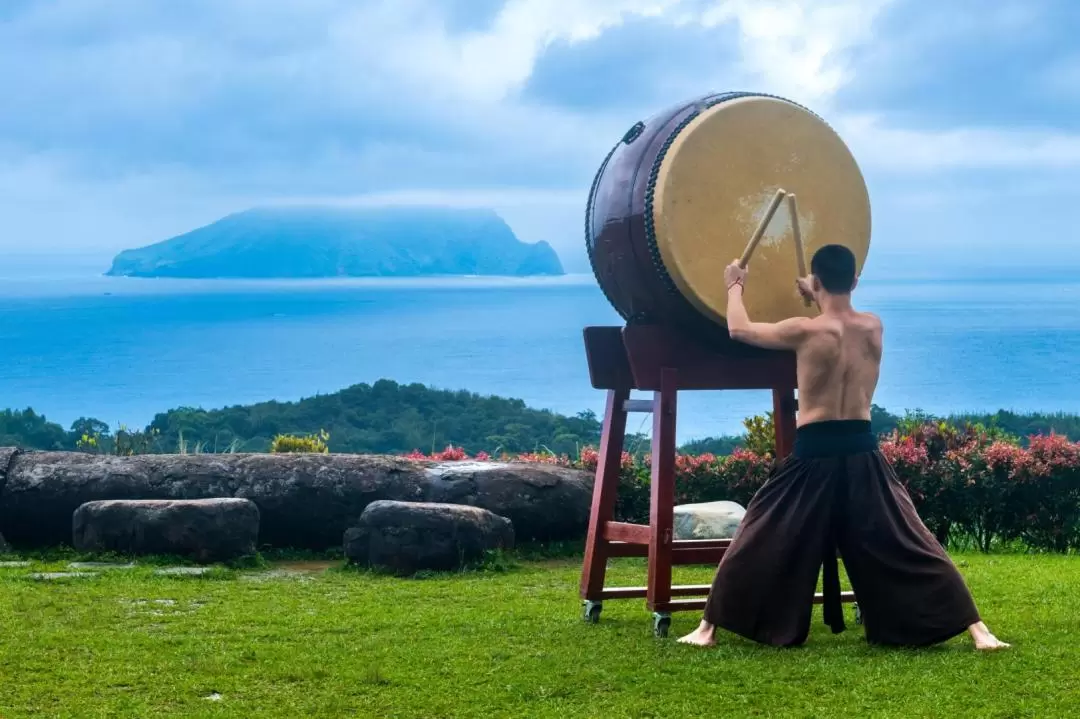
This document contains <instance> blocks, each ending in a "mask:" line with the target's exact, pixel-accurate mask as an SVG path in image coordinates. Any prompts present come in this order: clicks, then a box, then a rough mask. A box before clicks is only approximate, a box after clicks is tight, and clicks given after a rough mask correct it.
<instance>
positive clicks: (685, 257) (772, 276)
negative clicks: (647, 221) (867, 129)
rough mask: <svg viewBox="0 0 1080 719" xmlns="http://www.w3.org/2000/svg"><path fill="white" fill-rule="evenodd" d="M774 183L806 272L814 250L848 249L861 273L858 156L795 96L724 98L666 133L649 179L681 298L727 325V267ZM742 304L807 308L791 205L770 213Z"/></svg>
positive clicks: (809, 312) (757, 313)
mask: <svg viewBox="0 0 1080 719" xmlns="http://www.w3.org/2000/svg"><path fill="white" fill-rule="evenodd" d="M778 188H783V189H784V190H785V191H786V192H788V193H794V194H795V195H796V198H797V204H798V210H799V226H800V228H801V230H802V239H803V246H804V248H805V255H806V264H807V271H809V266H810V259H811V257H813V254H814V252H815V251H816V250H817V249H818V248H820V247H822V246H823V245H828V244H841V245H845V246H847V247H848V248H850V249H851V251H852V252H854V253H855V260H856V267H857V270H858V271H861V270H862V267H863V264H864V262H865V261H866V254H867V251H868V250H869V246H870V199H869V196H868V194H867V191H866V183H865V182H864V180H863V177H862V173H861V172H860V171H859V167H858V165H857V164H856V163H855V158H854V157H852V155H851V152H850V151H849V150H848V148H847V146H846V145H845V144H844V142H843V141H842V140H841V139H840V137H839V136H838V135H837V134H836V132H834V131H833V130H832V128H830V127H829V126H828V125H827V124H825V122H824V121H823V120H822V119H821V118H819V117H817V116H816V115H814V114H813V113H811V112H810V111H808V110H806V109H804V108H802V107H799V106H798V105H795V104H793V103H791V102H787V101H785V100H781V99H778V98H770V97H762V96H751V97H741V98H737V99H733V100H727V101H724V102H721V103H719V104H717V105H714V106H713V107H711V108H709V109H707V110H705V111H703V112H702V113H701V114H699V115H698V116H697V117H695V118H694V119H693V120H691V121H690V123H689V124H688V125H686V127H684V128H683V129H682V130H681V131H680V132H679V133H678V134H677V135H676V136H675V137H674V138H673V140H672V142H671V145H670V147H669V148H668V150H667V152H666V153H665V154H664V155H663V159H662V160H661V161H660V165H659V168H658V171H657V175H656V187H655V194H654V195H653V200H652V205H651V207H647V208H646V212H649V211H651V213H652V216H653V217H652V219H653V223H652V224H653V227H654V228H655V241H656V249H657V250H658V251H659V254H660V257H661V259H662V260H663V264H664V268H665V269H666V270H667V273H668V274H669V275H670V277H671V279H672V281H673V282H674V283H675V285H676V286H677V287H678V289H679V291H680V292H681V294H682V295H683V296H684V297H686V299H687V300H689V301H690V302H691V303H692V304H693V305H694V306H695V307H697V309H698V311H700V312H701V313H703V314H704V315H706V316H707V317H709V318H711V319H713V320H715V321H718V322H724V317H725V316H726V314H727V288H726V286H725V284H724V267H725V266H727V265H728V264H729V263H730V262H731V261H732V260H733V259H735V258H738V257H740V256H741V255H742V253H743V250H744V249H745V248H746V244H747V242H748V241H749V239H750V236H751V235H752V234H753V232H754V230H755V228H756V227H757V225H758V222H759V221H760V220H761V218H762V217H763V216H764V214H765V212H766V210H767V209H768V206H769V204H770V202H771V201H772V199H773V196H774V195H775V194H776V190H777V189H778ZM748 268H749V270H750V274H749V276H748V278H747V282H746V288H745V298H746V299H745V302H746V307H747V311H748V312H749V314H750V318H751V319H752V320H754V321H756V322H777V321H779V320H782V319H785V318H788V317H795V316H807V317H809V316H813V315H814V314H816V312H817V310H816V308H807V307H806V306H805V305H804V304H803V302H802V300H801V298H800V297H799V294H798V292H797V290H796V288H795V280H796V278H797V276H798V264H797V260H796V252H795V244H794V241H793V239H792V233H791V222H790V219H789V213H788V206H787V203H786V202H784V203H782V204H781V205H780V208H779V209H778V210H777V212H776V214H775V215H774V216H773V218H772V221H771V222H770V224H769V227H768V229H767V230H766V232H765V235H764V236H763V238H762V240H761V243H760V244H759V245H758V247H757V250H756V251H755V252H754V254H753V256H752V258H751V260H750V263H749V265H748Z"/></svg>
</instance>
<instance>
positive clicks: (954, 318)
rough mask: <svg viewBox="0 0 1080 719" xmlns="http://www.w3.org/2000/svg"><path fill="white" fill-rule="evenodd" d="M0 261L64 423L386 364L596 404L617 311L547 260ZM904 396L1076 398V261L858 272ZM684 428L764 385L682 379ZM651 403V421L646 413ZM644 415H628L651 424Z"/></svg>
mask: <svg viewBox="0 0 1080 719" xmlns="http://www.w3.org/2000/svg"><path fill="white" fill-rule="evenodd" d="M4 274H7V275H9V277H8V278H7V279H3V280H0V366H2V367H3V368H4V371H3V373H2V374H0V407H10V408H15V409H23V408H26V407H33V408H34V409H35V410H37V411H38V412H40V413H44V414H45V415H46V416H47V417H48V418H49V419H50V420H53V421H58V422H60V423H61V424H63V425H65V426H68V425H70V423H71V422H72V421H73V420H75V419H77V418H79V417H84V416H88V417H97V418H99V419H101V420H104V421H106V422H109V423H110V424H113V425H114V426H115V425H116V424H119V423H125V424H127V425H129V426H143V425H145V424H147V423H148V422H149V421H150V420H151V419H152V418H153V416H154V414H155V413H157V412H161V411H164V410H166V409H169V408H173V407H178V406H189V407H203V408H207V409H210V408H218V407H223V406H230V405H235V404H248V403H252V402H259V401H263V400H269V399H277V400H297V399H300V398H303V397H309V396H312V395H315V394H325V393H330V392H334V391H337V390H339V389H342V388H344V387H347V386H349V385H352V384H357V383H361V382H367V383H371V382H374V381H376V380H378V379H380V378H388V379H393V380H396V381H398V382H402V383H411V382H419V383H423V384H426V385H431V386H435V387H439V388H446V389H468V390H470V391H474V392H479V393H482V394H496V395H502V396H508V397H518V398H521V399H523V400H524V401H525V402H526V403H527V404H528V405H529V406H532V407H537V408H548V409H552V410H555V411H557V412H562V413H576V412H579V411H581V410H587V409H588V410H593V411H595V412H596V413H597V414H598V415H599V414H601V413H602V410H603V401H604V396H603V392H601V391H599V390H595V389H593V388H592V387H591V386H590V384H589V378H588V371H587V368H586V364H585V356H584V350H583V346H582V336H581V330H582V328H583V327H585V326H587V325H602V324H618V323H619V318H618V316H617V315H616V314H615V312H614V311H613V310H612V309H611V307H610V306H609V305H608V303H607V302H606V300H605V299H604V297H603V295H602V294H601V293H600V291H599V289H598V288H597V287H596V285H595V282H594V280H593V278H592V277H591V276H568V277H564V278H555V279H544V280H539V279H537V280H527V279H522V280H512V279H478V278H477V279H470V278H454V279H442V280H434V279H432V280H428V279H424V280H333V281H316V282H290V281H266V282H234V281H220V280H218V281H185V280H137V279H130V278H107V277H101V276H95V275H94V274H92V273H90V272H86V271H84V270H82V269H80V270H79V271H72V272H70V273H67V274H64V273H59V274H48V275H40V276H35V275H34V274H33V273H29V272H12V271H9V272H6V273H4ZM857 297H858V303H859V304H860V305H861V306H862V307H863V308H865V309H868V310H871V311H874V312H877V313H879V314H880V315H881V317H882V318H883V320H884V323H885V328H886V329H885V356H884V361H883V367H882V376H881V382H880V385H879V389H878V392H877V395H876V399H875V401H876V402H877V403H878V404H879V405H881V406H883V407H885V408H887V409H889V410H892V411H895V412H903V411H904V410H907V409H916V408H919V409H923V410H925V411H929V412H935V413H948V412H954V411H994V410H997V409H1001V408H1003V409H1012V410H1017V411H1027V410H1042V411H1057V410H1062V411H1069V412H1080V385H1078V383H1077V382H1076V377H1077V372H1076V370H1075V366H1076V358H1077V357H1078V356H1080V281H1071V280H1068V279H1064V278H1059V279H1054V280H1052V281H1047V280H1045V279H1038V278H1031V279H1029V280H1019V281H1015V280H1014V281H988V280H952V281H950V280H942V279H935V280H905V281H873V280H865V281H864V282H863V284H862V285H861V286H860V288H859V290H858V292H857ZM679 402H680V410H679V430H678V436H679V440H680V441H686V440H689V439H694V438H701V437H705V436H710V435H717V434H725V433H736V432H739V431H740V430H741V423H742V419H743V418H744V417H747V416H749V415H752V414H756V413H761V412H765V411H767V410H768V409H770V408H771V403H770V398H769V395H768V394H767V393H764V392H723V393H717V392H687V393H684V394H682V395H681V396H680V399H679ZM639 421H640V422H641V425H640V426H639V425H638V424H637V423H638V422H639ZM647 421H648V420H647V418H639V417H638V416H636V415H635V416H634V418H633V422H632V424H631V427H630V428H629V429H630V430H639V429H646V428H647V425H646V424H645V422H647Z"/></svg>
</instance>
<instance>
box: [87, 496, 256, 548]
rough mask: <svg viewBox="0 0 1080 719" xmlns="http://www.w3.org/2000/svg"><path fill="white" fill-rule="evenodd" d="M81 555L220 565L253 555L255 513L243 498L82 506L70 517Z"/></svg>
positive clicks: (160, 500) (141, 500)
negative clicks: (182, 558)
mask: <svg viewBox="0 0 1080 719" xmlns="http://www.w3.org/2000/svg"><path fill="white" fill-rule="evenodd" d="M72 533H73V537H74V546H75V549H77V550H79V551H82V552H120V553H122V554H136V555H140V554H141V555H146V554H172V555H179V556H188V557H192V558H194V559H195V560H197V561H199V562H222V561H227V560H230V559H237V558H239V557H243V556H245V555H250V554H254V553H255V551H256V543H257V541H258V538H259V508H258V507H256V506H255V503H254V502H251V501H249V500H247V499H232V498H227V499H225V498H222V499H181V500H162V499H117V500H104V501H98V502H87V503H86V504H84V505H82V506H81V507H79V508H78V509H77V510H75V514H74V516H73V517H72Z"/></svg>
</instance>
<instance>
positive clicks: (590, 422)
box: [150, 380, 600, 454]
mask: <svg viewBox="0 0 1080 719" xmlns="http://www.w3.org/2000/svg"><path fill="white" fill-rule="evenodd" d="M150 426H151V427H153V428H155V429H157V430H159V431H160V433H161V437H162V442H163V444H165V446H171V447H175V446H177V444H178V442H179V439H180V437H181V433H182V435H183V438H184V440H185V441H186V442H189V443H201V444H202V445H203V446H204V447H205V448H206V449H207V450H208V451H212V452H219V451H222V450H223V448H225V447H228V446H230V445H232V444H234V443H235V446H236V448H237V450H238V451H248V452H265V451H268V450H269V449H270V444H271V442H272V440H273V438H274V437H276V436H277V435H286V434H288V435H310V434H314V433H317V432H319V431H321V430H326V431H327V432H329V434H330V436H331V437H332V440H331V441H330V442H329V443H328V446H329V449H330V451H332V452H350V453H376V454H399V453H405V452H409V451H412V450H414V449H422V450H434V449H435V448H442V447H446V446H447V445H450V444H453V445H454V446H460V447H463V448H465V449H466V450H467V451H468V452H470V453H472V454H475V453H476V452H480V451H487V452H489V453H491V454H497V453H501V452H510V453H518V452H530V451H536V450H538V449H539V448H540V447H542V446H546V447H549V448H550V449H551V450H552V451H554V452H556V453H559V454H576V453H577V452H578V450H579V448H580V447H583V446H585V445H587V444H596V443H597V442H599V440H600V423H599V421H598V420H597V418H596V416H595V415H594V414H593V413H592V412H582V413H580V414H578V415H576V416H573V417H567V416H564V415H559V414H555V413H553V412H549V411H546V410H535V409H529V408H528V407H526V406H525V403H524V402H522V401H521V400H518V399H504V398H501V397H483V396H481V395H478V394H474V393H470V392H465V391H457V392H452V391H446V390H437V389H432V388H429V387H425V386H423V385H420V384H411V385H401V384H398V383H396V382H392V381H390V380H380V381H378V382H376V383H375V384H373V385H367V384H360V385H355V386H353V387H349V388H348V389H345V390H342V391H340V392H337V393H334V394H329V395H318V396H315V397H311V398H308V399H303V400H300V401H298V402H263V403H260V404H256V405H251V406H246V407H229V408H227V409H221V410H212V411H207V410H201V409H191V408H182V409H177V410H172V411H170V412H166V413H164V414H159V415H158V416H157V417H155V418H154V421H153V422H152V423H151V425H150Z"/></svg>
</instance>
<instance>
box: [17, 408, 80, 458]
mask: <svg viewBox="0 0 1080 719" xmlns="http://www.w3.org/2000/svg"><path fill="white" fill-rule="evenodd" d="M73 444H74V442H73V441H72V439H71V438H70V437H69V435H68V433H67V432H65V431H64V428H63V427H61V426H60V425H58V424H56V423H54V422H50V421H48V420H47V419H46V418H45V416H44V415H39V414H37V413H36V412H34V410H32V409H25V410H22V411H21V412H19V411H13V410H10V409H8V410H4V411H2V412H0V446H3V447H21V448H23V449H44V450H61V449H71V448H72V446H73Z"/></svg>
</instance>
